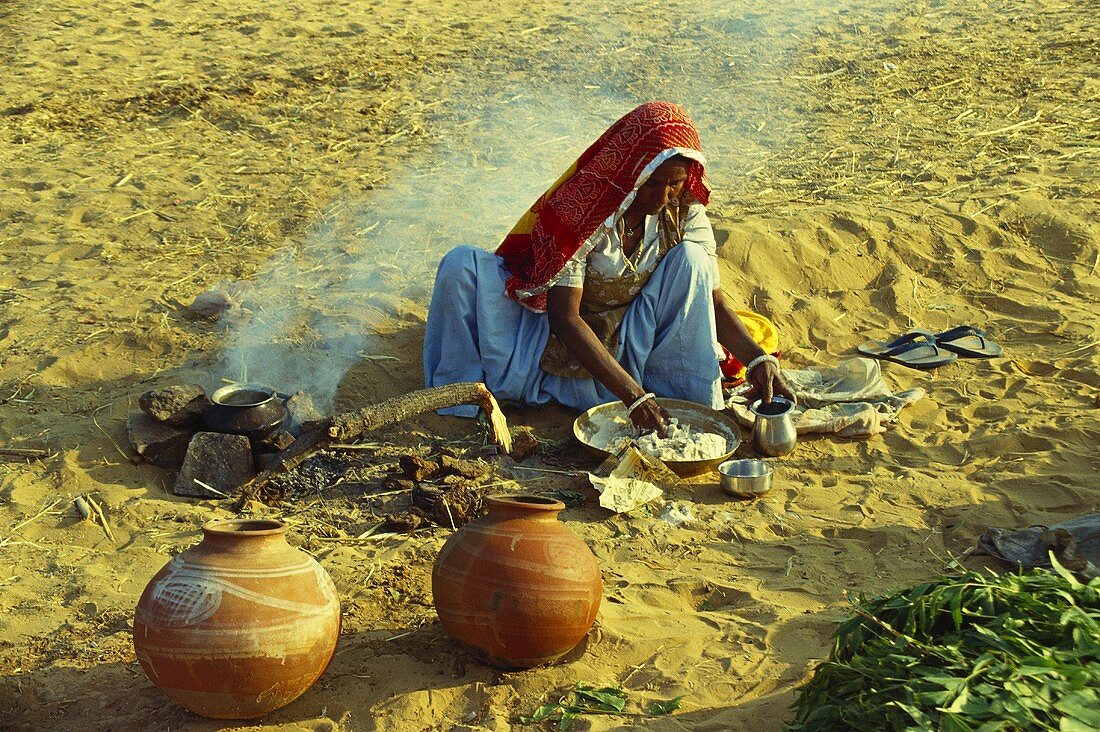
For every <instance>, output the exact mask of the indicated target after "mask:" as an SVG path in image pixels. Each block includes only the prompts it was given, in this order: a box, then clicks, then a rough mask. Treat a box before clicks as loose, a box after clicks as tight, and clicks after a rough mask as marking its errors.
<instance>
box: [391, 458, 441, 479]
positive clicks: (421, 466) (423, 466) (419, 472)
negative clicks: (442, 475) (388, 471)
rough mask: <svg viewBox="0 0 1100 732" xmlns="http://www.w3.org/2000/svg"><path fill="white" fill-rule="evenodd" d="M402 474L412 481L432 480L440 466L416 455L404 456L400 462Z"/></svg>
mask: <svg viewBox="0 0 1100 732" xmlns="http://www.w3.org/2000/svg"><path fill="white" fill-rule="evenodd" d="M398 464H399V465H400V466H401V472H402V473H404V474H405V477H407V478H409V479H410V480H418V481H419V480H430V479H431V477H432V476H433V475H435V473H436V471H437V470H439V465H437V464H436V463H433V462H430V461H428V460H425V459H424V458H422V457H418V456H416V455H402V456H401V458H400V459H399V460H398Z"/></svg>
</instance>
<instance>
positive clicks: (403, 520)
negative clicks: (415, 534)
mask: <svg viewBox="0 0 1100 732" xmlns="http://www.w3.org/2000/svg"><path fill="white" fill-rule="evenodd" d="M424 523H425V520H424V519H423V518H422V517H421V516H418V515H417V514H415V513H391V514H387V515H386V520H385V521H384V522H383V523H382V526H381V530H382V531H393V532H397V533H408V532H410V531H416V530H417V529H419V528H420V527H421V526H423V525H424Z"/></svg>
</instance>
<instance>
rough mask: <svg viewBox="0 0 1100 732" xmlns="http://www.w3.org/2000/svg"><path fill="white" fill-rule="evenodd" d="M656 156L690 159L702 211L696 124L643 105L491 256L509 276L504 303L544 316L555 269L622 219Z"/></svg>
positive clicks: (664, 108)
mask: <svg viewBox="0 0 1100 732" xmlns="http://www.w3.org/2000/svg"><path fill="white" fill-rule="evenodd" d="M662 153H664V154H666V155H668V156H671V154H682V155H686V156H687V157H689V158H690V159H691V163H690V165H689V167H688V178H687V182H686V183H685V187H686V188H687V190H688V191H689V192H690V193H691V195H693V196H694V197H695V198H696V200H698V201H699V202H700V203H702V204H703V205H706V203H707V201H708V200H709V199H710V187H709V186H708V185H707V180H706V172H705V170H704V169H703V163H702V159H703V158H702V149H701V147H700V144H699V132H698V130H696V129H695V123H693V122H692V121H691V118H690V117H688V115H687V112H685V111H684V110H683V109H681V108H680V107H678V106H677V105H675V104H670V103H668V102H647V103H645V104H643V105H642V106H640V107H638V108H637V109H635V110H634V111H632V112H630V113H629V114H627V115H626V116H625V117H623V118H622V119H620V120H619V121H618V122H616V123H615V124H613V125H611V127H610V128H608V130H607V131H606V132H604V133H603V135H601V136H600V139H598V140H596V142H594V143H593V144H592V146H591V147H589V148H588V149H587V150H585V151H584V153H582V154H581V156H580V158H578V159H577V162H575V163H574V164H573V165H572V167H570V168H569V170H567V171H566V172H565V174H564V175H563V176H562V177H561V178H559V179H558V181H557V182H556V183H555V184H554V185H553V186H551V188H550V190H548V191H546V193H543V194H542V195H541V196H539V199H538V200H537V201H535V203H534V205H533V206H531V208H530V209H528V211H527V213H526V214H524V216H523V218H522V219H520V220H519V222H518V223H517V224H516V225H515V226H514V227H513V228H512V231H511V233H509V234H508V236H506V237H505V238H504V242H503V243H502V244H501V245H500V246H499V247H498V248H497V251H496V253H497V254H498V255H500V256H501V257H502V258H503V259H504V266H505V267H506V268H507V269H508V281H507V283H506V285H505V289H506V291H507V293H508V296H509V297H511V298H514V299H516V300H519V301H520V302H522V303H523V304H524V305H526V306H527V307H529V308H531V309H533V310H545V309H546V290H547V289H549V288H550V286H551V285H552V284H553V283H554V281H555V280H556V279H557V277H558V275H559V274H560V273H561V271H562V268H563V267H565V265H566V263H567V262H569V260H570V258H572V257H573V255H574V254H576V253H577V251H578V250H579V249H580V248H581V246H582V245H584V243H585V242H586V241H587V240H588V238H589V237H590V236H592V234H593V233H594V232H595V231H596V230H597V228H599V227H600V226H601V225H603V224H604V223H605V222H607V220H608V219H609V218H610V217H611V216H612V215H613V214H615V213H616V212H619V213H621V211H619V209H620V208H621V207H622V204H623V203H624V202H625V201H626V200H627V197H628V196H630V197H631V198H632V197H633V194H634V191H635V190H636V187H637V186H638V185H640V184H641V183H642V182H644V181H640V180H639V176H641V175H642V173H643V171H646V169H647V167H649V166H650V164H651V163H652V162H653V161H654V160H655V159H657V158H658V156H661V155H662ZM648 172H650V173H651V172H652V170H649V171H648Z"/></svg>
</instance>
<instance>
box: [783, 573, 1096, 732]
mask: <svg viewBox="0 0 1100 732" xmlns="http://www.w3.org/2000/svg"><path fill="white" fill-rule="evenodd" d="M1055 570H1056V571H1054V572H1051V571H1046V570H1033V571H1030V572H1024V573H1020V574H1008V575H1003V576H997V575H994V576H991V577H990V576H985V575H980V574H978V573H976V572H968V573H966V574H963V575H961V576H958V577H942V578H940V579H938V580H936V581H933V582H926V583H922V584H919V585H916V586H914V587H911V588H908V589H904V590H901V591H899V592H895V593H894V594H892V595H888V596H885V597H878V598H868V597H865V596H863V595H860V596H859V597H858V598H857V599H856V601H855V603H854V609H853V612H852V615H851V616H850V617H849V618H847V619H846V620H845V621H843V622H842V623H841V624H840V626H839V627H838V629H837V631H836V633H835V634H834V636H833V639H834V641H833V649H832V652H831V653H830V656H829V659H828V660H827V661H825V662H824V663H822V664H820V665H819V666H818V667H817V669H815V671H814V674H813V677H812V678H811V679H810V681H809V682H808V683H807V684H806V685H805V686H804V687H803V688H802V689H801V690H800V692H799V695H798V698H797V699H796V700H795V704H794V709H795V719H794V721H793V722H792V723H791V724H790V725H789V726H788V727H787V729H788V730H789V731H790V732H809V731H810V730H813V731H814V732H821V731H823V730H847V729H867V730H870V729H875V730H879V729H882V730H916V729H921V730H941V731H946V730H950V731H951V732H956V731H957V732H967V731H970V730H980V731H981V732H987V731H988V732H992V731H993V730H1006V731H1007V730H1025V729H1027V730H1032V729H1038V730H1074V729H1092V730H1095V729H1100V579H1095V580H1093V581H1092V582H1090V583H1089V584H1087V585H1086V584H1082V583H1081V582H1079V581H1077V580H1076V579H1075V578H1074V577H1073V575H1072V574H1071V573H1069V572H1067V571H1065V570H1063V569H1062V568H1061V567H1058V566H1057V564H1056V565H1055Z"/></svg>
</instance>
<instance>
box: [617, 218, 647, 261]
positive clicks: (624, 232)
mask: <svg viewBox="0 0 1100 732" xmlns="http://www.w3.org/2000/svg"><path fill="white" fill-rule="evenodd" d="M618 228H619V246H621V247H622V248H623V261H624V262H625V264H626V268H627V269H629V270H630V271H631V272H634V273H637V272H638V260H639V259H640V258H641V256H642V242H641V241H639V242H638V243H637V244H636V245H635V246H634V251H632V252H631V253H630V254H627V253H626V244H627V241H628V240H630V239H633V238H634V235H635V234H637V233H638V232H640V231H644V230H645V219H644V218H643V219H642V220H641V221H640V222H639V223H638V225H637V226H633V227H631V226H627V225H626V217H625V216H624V217H622V218H620V219H619V222H618Z"/></svg>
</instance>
